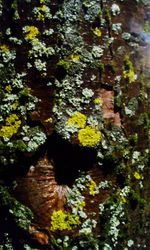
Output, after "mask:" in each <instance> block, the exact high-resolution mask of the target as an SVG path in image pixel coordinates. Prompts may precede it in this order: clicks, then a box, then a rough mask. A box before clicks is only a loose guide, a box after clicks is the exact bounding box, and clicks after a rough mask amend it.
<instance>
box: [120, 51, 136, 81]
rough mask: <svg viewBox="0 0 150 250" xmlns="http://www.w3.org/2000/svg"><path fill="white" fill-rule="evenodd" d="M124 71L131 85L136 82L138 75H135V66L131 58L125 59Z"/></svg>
mask: <svg viewBox="0 0 150 250" xmlns="http://www.w3.org/2000/svg"><path fill="white" fill-rule="evenodd" d="M124 69H125V70H124V71H123V76H124V78H125V79H127V80H128V82H129V83H132V82H134V81H135V80H136V74H135V73H134V68H133V64H132V62H131V61H130V59H129V57H128V56H126V57H125V59H124Z"/></svg>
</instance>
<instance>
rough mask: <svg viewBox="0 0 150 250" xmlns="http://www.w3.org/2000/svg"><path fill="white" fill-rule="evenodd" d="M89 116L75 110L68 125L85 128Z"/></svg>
mask: <svg viewBox="0 0 150 250" xmlns="http://www.w3.org/2000/svg"><path fill="white" fill-rule="evenodd" d="M86 120H87V117H86V115H84V114H82V113H80V112H75V113H73V115H72V116H71V117H70V118H69V119H68V122H67V125H68V127H71V126H75V127H77V128H84V127H85V125H86Z"/></svg>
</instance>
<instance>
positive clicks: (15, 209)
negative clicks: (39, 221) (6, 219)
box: [0, 185, 33, 230]
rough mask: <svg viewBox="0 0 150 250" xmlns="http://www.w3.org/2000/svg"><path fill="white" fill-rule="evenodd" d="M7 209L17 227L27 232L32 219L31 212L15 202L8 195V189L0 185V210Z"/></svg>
mask: <svg viewBox="0 0 150 250" xmlns="http://www.w3.org/2000/svg"><path fill="white" fill-rule="evenodd" d="M1 207H2V208H3V209H4V208H5V209H8V213H9V214H11V216H12V217H13V219H14V221H15V222H16V223H17V225H18V227H20V228H21V229H23V230H29V226H30V224H31V220H32V219H33V213H32V211H31V210H30V209H29V208H28V207H26V206H24V205H23V204H21V203H20V202H19V201H17V200H16V199H15V198H14V197H12V196H11V195H10V193H9V190H8V188H6V187H4V186H2V185H0V208H1Z"/></svg>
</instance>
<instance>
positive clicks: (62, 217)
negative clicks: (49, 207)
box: [51, 210, 80, 231]
mask: <svg viewBox="0 0 150 250" xmlns="http://www.w3.org/2000/svg"><path fill="white" fill-rule="evenodd" d="M79 224H80V220H79V216H77V215H74V214H70V213H68V212H65V211H62V210H58V211H54V212H53V214H52V216H51V230H52V231H57V230H60V231H62V230H73V229H74V228H76V227H77V226H78V225H79Z"/></svg>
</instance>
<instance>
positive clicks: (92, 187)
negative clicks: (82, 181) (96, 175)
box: [86, 180, 97, 196]
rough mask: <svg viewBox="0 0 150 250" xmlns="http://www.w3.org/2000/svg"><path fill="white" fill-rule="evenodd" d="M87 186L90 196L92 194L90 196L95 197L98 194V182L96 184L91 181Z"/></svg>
mask: <svg viewBox="0 0 150 250" xmlns="http://www.w3.org/2000/svg"><path fill="white" fill-rule="evenodd" d="M86 186H87V187H88V188H89V194H90V195H93V196H94V195H95V194H96V193H97V190H96V187H97V185H96V182H95V181H93V180H90V181H89V182H88V183H87V184H86Z"/></svg>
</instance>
